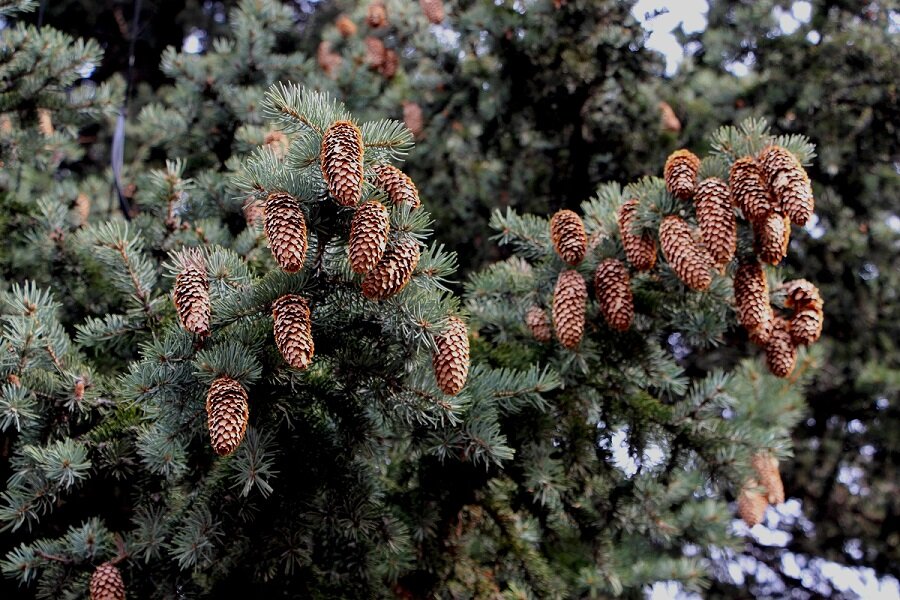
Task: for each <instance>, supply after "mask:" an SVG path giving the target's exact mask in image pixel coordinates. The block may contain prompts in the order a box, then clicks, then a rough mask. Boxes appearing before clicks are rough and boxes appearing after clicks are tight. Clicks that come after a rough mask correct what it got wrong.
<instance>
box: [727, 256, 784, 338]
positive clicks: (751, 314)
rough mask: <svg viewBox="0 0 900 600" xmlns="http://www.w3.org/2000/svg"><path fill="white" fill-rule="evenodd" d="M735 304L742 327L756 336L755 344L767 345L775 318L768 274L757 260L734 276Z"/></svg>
mask: <svg viewBox="0 0 900 600" xmlns="http://www.w3.org/2000/svg"><path fill="white" fill-rule="evenodd" d="M734 304H735V308H736V309H737V317H738V322H739V323H740V324H741V326H742V327H743V328H744V329H746V330H747V332H748V333H750V334H752V335H753V336H754V338H755V339H754V342H755V343H757V344H765V343H766V342H767V341H768V340H769V335H770V334H771V333H772V319H774V318H775V317H774V314H773V313H772V305H771V304H770V303H769V284H768V282H767V281H766V273H765V271H763V268H762V265H760V264H759V262H757V261H756V260H752V261H747V262H743V263H741V264H740V266H738V268H737V272H735V274H734Z"/></svg>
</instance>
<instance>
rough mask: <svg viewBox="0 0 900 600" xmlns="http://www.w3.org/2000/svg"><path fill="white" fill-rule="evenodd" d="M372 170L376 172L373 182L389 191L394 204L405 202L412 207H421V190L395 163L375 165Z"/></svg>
mask: <svg viewBox="0 0 900 600" xmlns="http://www.w3.org/2000/svg"><path fill="white" fill-rule="evenodd" d="M372 172H373V173H374V174H375V180H374V181H372V184H373V185H374V186H375V187H377V188H378V189H380V190H383V191H384V192H385V193H387V196H388V199H389V200H390V201H391V202H392V203H393V204H394V205H400V204H404V203H405V204H408V205H409V206H410V207H411V208H419V205H420V204H421V202H420V201H419V190H418V189H417V188H416V184H415V183H413V180H412V179H410V178H409V176H408V175H407V174H406V173H404V172H403V171H401V170H400V169H398V168H397V167H395V166H394V165H375V166H374V167H372Z"/></svg>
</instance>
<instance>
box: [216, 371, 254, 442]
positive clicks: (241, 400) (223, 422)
mask: <svg viewBox="0 0 900 600" xmlns="http://www.w3.org/2000/svg"><path fill="white" fill-rule="evenodd" d="M249 418H250V406H249V405H248V404H247V390H245V389H244V386H242V385H241V384H240V383H238V382H237V381H235V380H234V379H232V378H231V377H229V376H227V375H221V376H220V377H218V378H216V380H215V381H213V382H212V385H211V386H209V393H207V395H206V423H207V426H208V427H209V439H210V443H211V444H212V447H213V450H215V451H216V454H218V455H219V456H227V455H229V454H231V453H232V452H234V451H235V450H237V447H238V446H240V445H241V441H242V440H243V439H244V433H245V432H246V431H247V421H248V419H249Z"/></svg>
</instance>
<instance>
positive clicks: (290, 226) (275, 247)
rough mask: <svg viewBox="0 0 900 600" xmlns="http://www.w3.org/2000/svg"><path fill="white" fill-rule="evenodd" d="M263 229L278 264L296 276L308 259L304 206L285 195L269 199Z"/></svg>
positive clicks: (278, 194) (282, 193) (272, 194)
mask: <svg viewBox="0 0 900 600" xmlns="http://www.w3.org/2000/svg"><path fill="white" fill-rule="evenodd" d="M264 210H265V224H264V226H263V229H264V231H265V233H266V237H267V238H268V239H269V248H271V249H272V255H273V256H274V257H275V262H277V263H278V266H279V267H281V269H282V270H283V271H286V272H288V273H296V272H297V271H299V270H300V269H302V268H303V261H305V260H306V217H304V216H303V209H302V208H300V203H299V202H297V200H296V199H295V198H294V197H293V196H291V195H290V194H286V193H284V192H272V193H271V194H269V195H268V197H267V198H266V204H265V209H264Z"/></svg>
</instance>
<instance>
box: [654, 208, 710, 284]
mask: <svg viewBox="0 0 900 600" xmlns="http://www.w3.org/2000/svg"><path fill="white" fill-rule="evenodd" d="M659 245H660V247H661V248H662V251H663V256H665V258H666V262H668V263H669V266H670V267H672V270H673V271H675V274H676V275H678V278H679V279H681V281H683V282H684V283H685V285H687V286H688V287H689V288H691V289H693V290H705V289H707V288H708V287H709V284H710V283H712V274H711V273H710V269H711V268H712V266H713V265H712V257H711V256H710V254H709V251H708V250H707V249H706V248H705V247H704V246H702V245H701V244H698V243H697V242H696V241H694V234H693V231H692V230H691V227H690V225H688V224H687V223H686V222H685V221H684V220H683V219H682V218H681V217H676V216H674V215H672V216H668V217H666V218H665V219H663V221H662V223H661V224H660V226H659Z"/></svg>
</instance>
